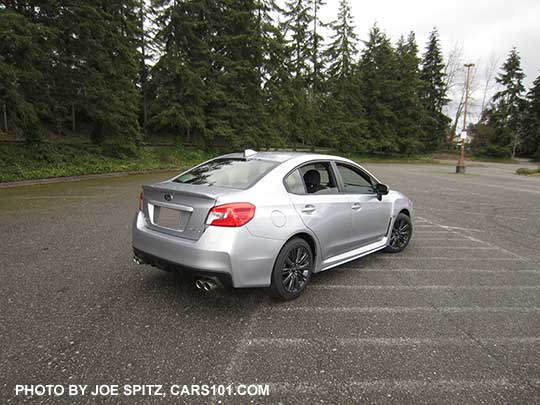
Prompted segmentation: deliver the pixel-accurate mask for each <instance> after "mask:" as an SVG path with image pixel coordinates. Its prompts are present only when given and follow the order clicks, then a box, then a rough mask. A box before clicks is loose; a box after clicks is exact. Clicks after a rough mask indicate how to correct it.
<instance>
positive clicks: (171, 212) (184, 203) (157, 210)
mask: <svg viewBox="0 0 540 405" xmlns="http://www.w3.org/2000/svg"><path fill="white" fill-rule="evenodd" d="M230 192H231V190H229V189H222V188H218V187H211V186H204V185H202V186H199V185H191V184H180V183H173V182H164V183H158V184H155V185H151V186H143V195H144V201H143V212H144V215H145V217H146V221H147V224H148V227H150V228H151V229H154V230H156V231H158V232H163V233H166V234H169V235H173V236H177V237H180V238H185V239H190V240H198V239H199V238H200V237H201V235H202V234H203V232H204V231H205V229H206V218H207V216H208V212H209V211H210V209H211V208H212V207H213V206H214V205H215V204H216V200H217V198H218V197H219V196H220V195H223V194H226V193H230Z"/></svg>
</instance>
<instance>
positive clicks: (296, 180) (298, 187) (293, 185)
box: [285, 170, 306, 194]
mask: <svg viewBox="0 0 540 405" xmlns="http://www.w3.org/2000/svg"><path fill="white" fill-rule="evenodd" d="M285 187H287V191H289V193H294V194H305V193H306V189H305V187H304V180H302V176H300V173H299V172H298V170H295V171H294V172H292V173H291V174H289V175H288V176H287V178H286V179H285Z"/></svg>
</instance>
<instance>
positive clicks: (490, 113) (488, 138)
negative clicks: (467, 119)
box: [471, 48, 526, 158]
mask: <svg viewBox="0 0 540 405" xmlns="http://www.w3.org/2000/svg"><path fill="white" fill-rule="evenodd" d="M520 65H521V63H520V57H519V54H518V52H517V50H516V49H515V48H513V49H512V50H511V51H510V53H509V55H508V58H507V59H506V61H505V62H504V64H503V66H502V72H501V73H500V74H499V75H498V76H497V77H496V79H495V80H496V81H497V83H499V85H500V86H501V90H499V91H498V92H497V93H495V95H494V96H493V98H492V100H491V106H490V107H489V108H487V109H486V111H485V113H484V115H483V116H482V119H481V121H480V122H479V123H478V124H477V125H475V126H474V127H473V134H474V138H473V141H472V143H471V147H472V149H473V150H474V152H475V153H476V154H478V155H486V156H494V157H504V158H508V157H510V156H514V155H515V152H516V149H517V146H518V142H519V134H520V131H521V124H522V118H523V113H524V110H525V106H526V101H525V99H524V97H523V93H524V92H525V87H524V86H523V79H524V78H525V75H524V74H523V71H522V70H521V66H520Z"/></svg>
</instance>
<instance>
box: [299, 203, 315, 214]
mask: <svg viewBox="0 0 540 405" xmlns="http://www.w3.org/2000/svg"><path fill="white" fill-rule="evenodd" d="M315 209H316V208H315V207H314V206H313V205H311V204H307V205H306V206H305V207H304V208H302V212H303V213H305V214H311V213H312V212H314V211H315Z"/></svg>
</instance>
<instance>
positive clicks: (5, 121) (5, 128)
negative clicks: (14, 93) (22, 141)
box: [4, 103, 8, 134]
mask: <svg viewBox="0 0 540 405" xmlns="http://www.w3.org/2000/svg"><path fill="white" fill-rule="evenodd" d="M4 131H5V133H6V134H7V132H8V123H7V105H6V103H4Z"/></svg>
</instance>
